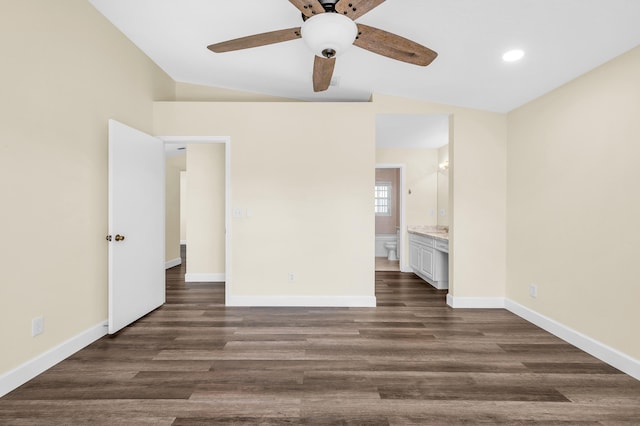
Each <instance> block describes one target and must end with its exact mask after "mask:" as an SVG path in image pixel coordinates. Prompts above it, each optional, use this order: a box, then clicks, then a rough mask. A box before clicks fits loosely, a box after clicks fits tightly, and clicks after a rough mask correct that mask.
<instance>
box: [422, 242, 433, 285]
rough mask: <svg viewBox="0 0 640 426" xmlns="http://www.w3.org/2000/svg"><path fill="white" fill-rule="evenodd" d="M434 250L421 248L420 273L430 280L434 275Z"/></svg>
mask: <svg viewBox="0 0 640 426" xmlns="http://www.w3.org/2000/svg"><path fill="white" fill-rule="evenodd" d="M434 255H435V253H434V250H433V249H432V248H431V247H421V248H420V271H421V272H422V273H423V274H425V275H426V276H427V277H429V278H433V275H434V272H435V271H434V269H435V268H434V266H435V262H434V261H435V259H434Z"/></svg>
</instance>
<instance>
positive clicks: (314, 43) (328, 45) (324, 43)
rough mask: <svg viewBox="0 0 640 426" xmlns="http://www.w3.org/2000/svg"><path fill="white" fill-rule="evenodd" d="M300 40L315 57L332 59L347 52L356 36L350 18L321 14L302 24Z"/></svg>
mask: <svg viewBox="0 0 640 426" xmlns="http://www.w3.org/2000/svg"><path fill="white" fill-rule="evenodd" d="M301 31H302V39H303V40H304V41H305V43H307V46H309V48H310V49H311V50H312V51H313V53H314V54H315V55H316V56H319V57H321V58H333V57H335V56H338V55H340V54H341V53H342V52H344V51H345V50H347V49H348V48H349V47H351V45H353V42H354V41H355V39H356V36H357V35H358V26H357V25H356V23H355V22H353V20H352V19H351V18H348V17H346V16H343V15H341V14H338V13H322V14H319V15H314V16H312V17H310V18H308V19H307V20H306V21H305V22H304V23H303V24H302V30H301Z"/></svg>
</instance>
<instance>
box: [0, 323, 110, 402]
mask: <svg viewBox="0 0 640 426" xmlns="http://www.w3.org/2000/svg"><path fill="white" fill-rule="evenodd" d="M106 334H107V321H102V322H100V323H98V324H96V325H94V326H93V327H90V328H89V329H87V330H85V331H83V332H82V333H80V334H78V335H76V336H74V337H72V338H70V339H69V340H67V341H65V342H62V343H61V344H59V345H58V346H56V347H54V348H52V349H50V350H48V351H46V352H44V353H42V354H40V355H38V356H36V357H35V358H33V359H31V360H29V361H27V362H25V363H24V364H22V365H20V366H18V367H16V368H14V369H13V370H10V371H8V372H6V373H4V374H3V375H2V376H0V397H2V396H4V395H6V394H8V393H9V392H11V391H12V390H14V389H16V388H17V387H19V386H22V385H23V384H25V383H26V382H28V381H29V380H31V379H33V378H34V377H36V376H37V375H38V374H40V373H42V372H44V371H46V370H48V369H49V368H51V367H53V366H54V365H56V364H57V363H59V362H60V361H62V360H64V359H65V358H68V357H70V356H71V355H73V354H74V353H76V352H78V351H79V350H80V349H82V348H84V347H86V346H88V345H90V344H91V343H93V342H95V341H96V340H98V339H99V338H101V337H102V336H104V335H106Z"/></svg>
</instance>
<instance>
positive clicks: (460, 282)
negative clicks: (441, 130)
mask: <svg viewBox="0 0 640 426" xmlns="http://www.w3.org/2000/svg"><path fill="white" fill-rule="evenodd" d="M373 106H374V109H375V113H378V114H450V117H451V119H450V129H449V137H450V143H449V145H450V148H449V154H450V156H451V158H450V171H449V177H450V180H449V184H450V190H451V196H450V201H449V203H450V207H449V226H450V233H449V239H450V240H449V245H450V247H449V292H450V293H451V294H452V295H453V296H455V297H504V295H505V286H506V274H505V270H506V263H505V262H506V229H505V225H504V224H505V222H506V173H507V172H506V167H507V163H506V151H507V121H506V115H505V114H498V113H492V112H486V111H479V110H473V109H468V108H459V107H454V106H448V105H441V104H434V103H429V102H422V101H417V100H410V99H403V98H397V97H392V96H383V95H374V97H373ZM434 221H435V218H434ZM408 224H411V222H410V219H409V220H408Z"/></svg>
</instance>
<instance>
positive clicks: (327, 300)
mask: <svg viewBox="0 0 640 426" xmlns="http://www.w3.org/2000/svg"><path fill="white" fill-rule="evenodd" d="M227 306H280V307H287V306H288V307H293V306H297V307H341V308H342V307H347V308H375V306H376V298H375V296H228V297H227Z"/></svg>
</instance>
